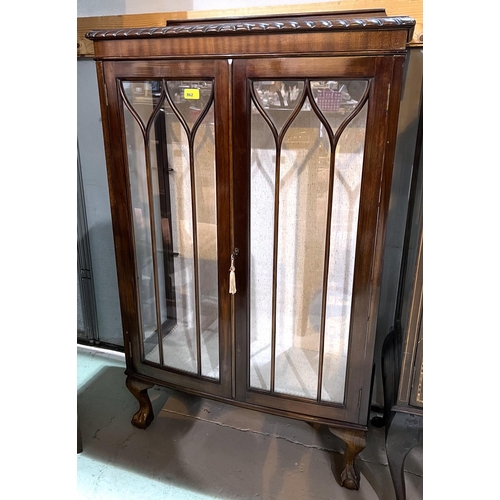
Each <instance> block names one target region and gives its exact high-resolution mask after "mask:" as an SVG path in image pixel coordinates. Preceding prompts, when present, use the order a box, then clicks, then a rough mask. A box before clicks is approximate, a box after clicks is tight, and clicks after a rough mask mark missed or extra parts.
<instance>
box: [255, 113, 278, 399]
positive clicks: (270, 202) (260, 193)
mask: <svg viewBox="0 0 500 500" xmlns="http://www.w3.org/2000/svg"><path fill="white" fill-rule="evenodd" d="M251 152H252V156H251V174H250V206H251V213H250V241H251V242H252V245H251V249H250V250H251V256H250V259H251V260H250V275H251V278H250V307H251V310H250V386H251V387H256V388H258V389H265V390H269V389H270V388H271V386H270V383H271V378H270V374H271V331H272V316H273V314H272V294H273V288H272V285H273V269H272V265H273V230H272V228H273V217H274V185H275V184H274V178H275V168H276V167H275V166H276V145H275V143H274V138H273V135H272V133H271V131H270V129H269V126H268V125H267V123H266V122H265V120H264V118H262V116H261V115H260V114H259V112H258V111H257V108H256V107H255V106H254V105H253V104H252V133H251Z"/></svg>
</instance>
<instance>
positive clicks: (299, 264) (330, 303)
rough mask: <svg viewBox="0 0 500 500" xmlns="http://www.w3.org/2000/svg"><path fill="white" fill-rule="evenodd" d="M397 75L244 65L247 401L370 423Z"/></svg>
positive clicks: (345, 64) (239, 339) (287, 63)
mask: <svg viewBox="0 0 500 500" xmlns="http://www.w3.org/2000/svg"><path fill="white" fill-rule="evenodd" d="M391 74H392V59H391V58H382V57H360V58H299V59H286V58H281V59H278V58H277V59H271V60H246V61H245V60H238V61H235V62H234V79H233V80H234V107H233V109H234V142H235V155H234V178H235V180H236V181H235V188H234V189H235V196H234V200H235V201H234V207H235V212H234V217H235V246H236V247H238V249H239V255H238V256H237V258H236V276H237V280H238V291H237V294H236V295H235V298H234V300H235V335H236V373H237V386H236V394H237V398H238V399H240V400H243V401H246V402H250V403H254V404H257V405H262V406H268V407H273V408H275V409H278V410H281V411H283V412H285V413H293V412H298V413H304V414H309V415H311V416H316V417H319V418H325V419H336V420H343V421H349V422H357V423H362V424H366V414H367V409H366V404H367V403H366V402H367V401H368V400H369V398H368V393H369V390H370V376H371V370H372V366H371V363H369V362H368V363H365V359H367V360H369V359H371V354H372V351H373V336H374V331H373V327H374V325H372V324H370V322H369V318H370V310H371V308H373V307H374V297H375V296H376V293H374V292H375V291H374V290H373V289H372V288H371V286H370V283H371V281H372V274H373V273H374V272H376V270H375V271H374V267H373V263H374V256H375V253H376V248H377V221H378V208H379V201H380V186H381V178H382V173H383V165H384V153H383V151H384V144H385V135H386V130H387V127H386V107H387V102H388V96H389V83H390V81H391ZM375 282H376V281H375ZM364 391H367V392H364ZM363 393H365V397H364V399H363V397H362V394H363ZM363 400H364V401H365V403H363V405H364V406H365V408H364V409H363V408H362V404H361V401H363Z"/></svg>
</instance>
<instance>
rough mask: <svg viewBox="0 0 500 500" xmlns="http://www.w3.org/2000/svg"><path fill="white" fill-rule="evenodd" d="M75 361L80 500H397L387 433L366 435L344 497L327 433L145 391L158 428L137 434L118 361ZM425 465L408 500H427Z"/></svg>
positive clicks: (418, 452)
mask: <svg viewBox="0 0 500 500" xmlns="http://www.w3.org/2000/svg"><path fill="white" fill-rule="evenodd" d="M77 356H78V358H77V363H78V418H79V426H80V431H81V437H82V442H83V451H82V453H80V454H78V456H77V468H78V469H77V474H78V480H77V488H78V499H81V500H83V499H93V500H94V499H106V500H112V499H116V500H126V499H131V500H132V499H133V500H150V499H151V500H153V499H155V500H156V499H162V500H166V499H171V500H184V499H186V500H188V499H189V500H202V499H221V500H236V499H254V498H259V499H269V500H309V499H311V500H320V499H321V500H323V499H324V500H327V499H328V500H342V499H349V500H394V499H395V498H396V497H395V494H394V490H393V487H392V482H391V477H390V473H389V467H388V466H387V457H386V455H385V449H384V429H377V428H375V427H370V429H369V432H368V436H367V440H368V444H367V447H366V448H365V450H363V451H362V452H361V453H360V455H359V457H358V460H357V465H358V467H359V470H360V473H361V484H360V489H359V491H350V490H347V489H345V488H342V487H340V486H339V484H338V479H337V478H336V475H337V473H336V472H333V471H332V465H333V466H335V465H338V464H339V462H340V460H339V459H340V458H341V453H342V451H343V443H342V441H340V440H339V439H337V438H336V437H334V436H333V435H331V434H330V433H329V432H328V431H326V432H321V431H320V432H317V431H315V430H314V429H313V428H312V427H311V426H309V425H307V424H306V423H304V422H300V421H296V420H291V419H287V418H282V417H276V416H272V415H267V414H263V413H260V412H256V411H250V410H245V409H241V408H236V407H233V406H230V405H226V404H223V403H218V402H214V401H210V400H208V399H203V398H198V397H195V396H190V395H186V394H183V393H180V392H177V391H173V390H167V389H164V388H157V387H155V388H153V389H151V390H150V391H149V394H150V397H151V400H152V403H153V408H154V413H155V420H154V421H153V423H152V424H151V425H150V426H149V427H148V429H146V430H140V429H137V428H135V427H133V426H132V424H131V423H130V420H131V418H132V415H133V414H134V413H135V412H136V411H137V408H138V405H137V402H136V400H135V398H134V397H133V396H132V395H131V394H130V393H129V391H128V390H127V388H126V387H125V376H124V373H123V372H124V369H125V361H124V357H123V355H122V354H120V353H114V352H112V351H103V350H99V349H93V348H87V347H83V346H78V355H77ZM329 452H331V453H329ZM422 460H423V456H422V447H421V446H420V447H417V448H414V449H413V450H412V451H411V452H410V454H409V455H408V457H407V459H406V462H405V470H406V472H405V479H406V489H407V500H421V499H422V498H423V477H422V474H423V472H422ZM334 470H335V468H334Z"/></svg>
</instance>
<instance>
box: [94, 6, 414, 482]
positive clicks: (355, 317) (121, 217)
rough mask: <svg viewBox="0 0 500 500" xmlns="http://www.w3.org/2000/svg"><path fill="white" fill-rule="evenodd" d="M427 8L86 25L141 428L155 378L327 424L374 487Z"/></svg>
mask: <svg viewBox="0 0 500 500" xmlns="http://www.w3.org/2000/svg"><path fill="white" fill-rule="evenodd" d="M414 25H415V21H414V20H413V19H410V18H408V17H388V16H386V14H385V12H384V11H383V10H374V11H355V12H353V11H350V12H347V11H346V12H339V13H321V14H300V15H281V16H275V17H272V18H264V17H258V18H257V17H246V18H239V19H235V18H226V19H208V20H187V21H173V22H170V21H168V22H167V24H166V26H164V27H157V28H137V29H118V30H100V31H92V32H89V33H88V34H87V35H86V36H87V38H89V39H90V40H93V42H94V49H95V60H96V64H97V74H98V79H99V92H100V101H101V113H102V123H103V131H104V139H105V151H106V162H107V169H108V181H109V189H110V200H111V213H112V220H113V233H114V239H115V247H116V262H117V273H118V286H119V293H120V305H121V312H122V322H123V335H124V345H125V355H126V364H127V369H126V375H127V379H126V383H127V387H128V388H129V390H130V391H131V393H132V394H133V395H134V396H135V397H136V398H137V400H138V402H139V405H140V408H139V411H138V412H137V413H136V414H135V415H134V416H133V419H132V423H133V424H134V425H135V426H137V427H141V428H145V427H147V426H148V425H149V424H150V423H151V421H152V420H153V412H152V406H151V402H150V400H149V397H148V393H147V390H148V389H149V388H150V387H152V386H153V385H155V384H157V385H161V386H165V387H170V388H175V389H180V390H183V391H187V392H189V393H192V394H196V395H200V396H203V397H208V398H213V399H216V400H218V401H223V402H226V403H231V404H236V405H239V406H242V407H244V408H248V409H254V410H259V411H264V412H269V413H272V414H275V415H281V416H286V417H291V418H296V419H302V420H305V421H307V422H309V423H311V424H324V425H327V426H328V427H329V428H330V430H331V431H332V432H333V433H334V434H335V435H337V436H339V437H340V438H341V439H343V440H344V442H345V443H346V452H345V454H344V466H343V470H342V472H341V474H340V477H341V482H342V484H343V486H345V487H347V488H351V489H357V488H358V487H359V473H358V471H357V469H356V467H355V463H354V461H355V458H356V456H357V455H358V453H359V452H360V451H361V450H362V449H363V448H364V446H365V442H366V441H365V434H366V430H367V421H368V414H369V408H370V389H371V378H372V366H373V351H374V340H375V339H374V337H375V326H376V320H377V306H378V300H379V289H380V278H381V271H382V253H383V246H384V233H385V226H386V219H387V211H388V204H389V194H390V187H391V175H392V174H391V173H392V163H393V158H394V146H395V144H394V142H395V138H396V128H397V119H398V110H399V102H400V90H401V85H402V76H403V63H404V60H405V53H406V45H407V43H408V41H409V40H411V35H412V31H413V28H414Z"/></svg>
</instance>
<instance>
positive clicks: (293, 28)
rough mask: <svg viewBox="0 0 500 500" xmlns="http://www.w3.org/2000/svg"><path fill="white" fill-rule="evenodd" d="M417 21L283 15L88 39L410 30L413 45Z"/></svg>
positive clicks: (374, 15)
mask: <svg viewBox="0 0 500 500" xmlns="http://www.w3.org/2000/svg"><path fill="white" fill-rule="evenodd" d="M414 27H415V20H414V19H412V18H410V17H407V16H387V15H386V13H385V10H383V9H376V10H356V11H340V12H323V13H311V14H281V15H274V16H268V17H266V16H248V17H238V18H231V17H227V18H210V19H185V20H169V21H167V23H166V26H162V27H150V28H122V29H112V30H106V29H101V30H93V31H89V32H88V33H87V34H86V35H85V36H86V38H88V39H90V40H93V41H99V40H123V39H138V38H165V37H167V38H170V37H186V36H189V37H192V36H217V35H219V36H220V35H223V36H227V35H242V34H246V35H248V34H268V33H283V34H290V33H311V32H317V33H319V32H330V31H335V32H337V31H344V32H345V31H365V30H369V31H374V30H375V31H376V30H381V31H387V30H406V31H407V41H408V42H409V41H411V39H412V35H413V29H414Z"/></svg>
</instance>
